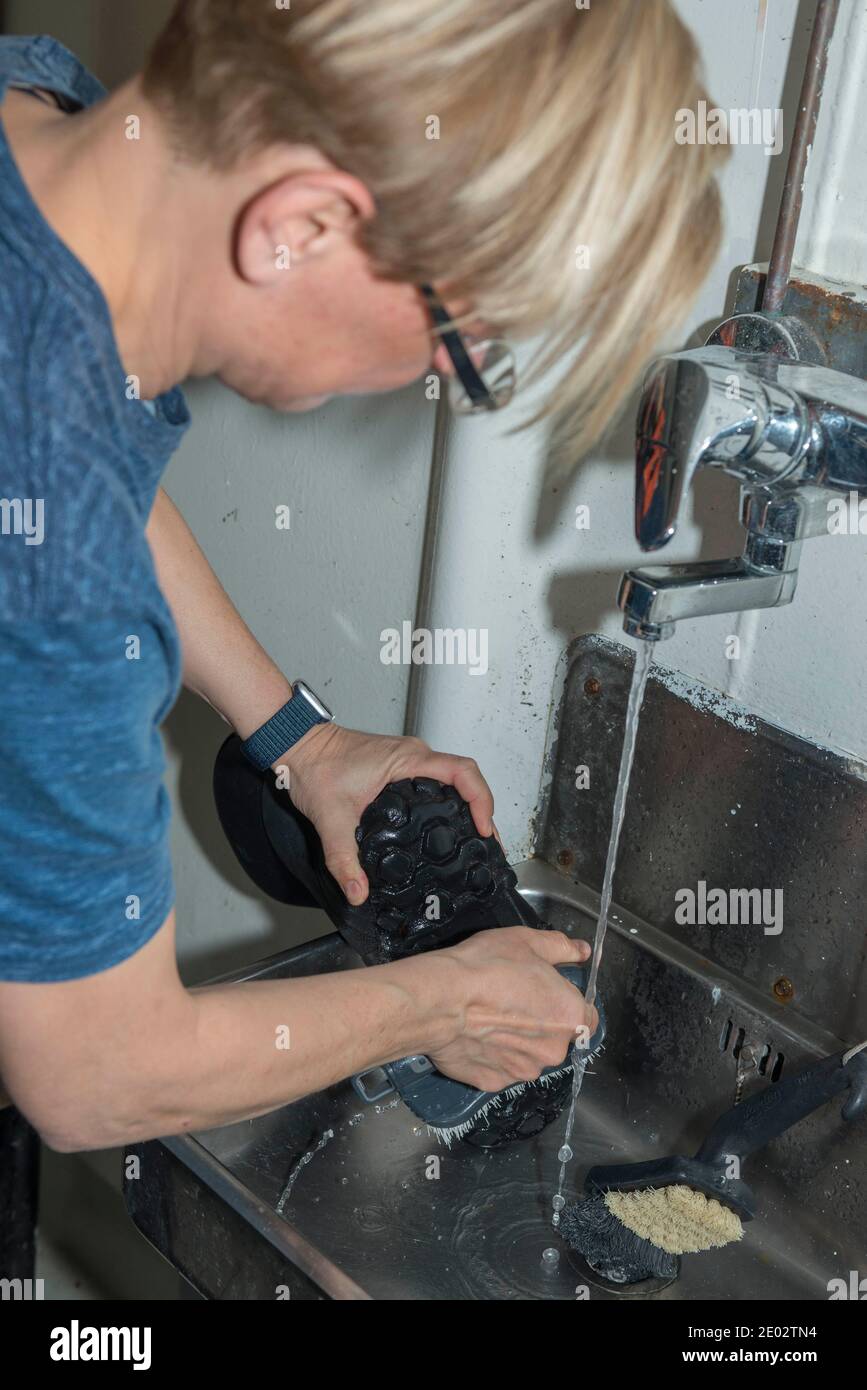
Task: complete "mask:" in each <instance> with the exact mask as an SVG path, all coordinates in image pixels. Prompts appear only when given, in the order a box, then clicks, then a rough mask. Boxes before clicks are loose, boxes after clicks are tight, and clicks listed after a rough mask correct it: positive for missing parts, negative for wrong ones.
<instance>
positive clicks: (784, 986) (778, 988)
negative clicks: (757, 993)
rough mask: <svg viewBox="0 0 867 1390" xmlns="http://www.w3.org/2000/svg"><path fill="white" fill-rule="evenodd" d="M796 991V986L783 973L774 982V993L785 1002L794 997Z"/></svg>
mask: <svg viewBox="0 0 867 1390" xmlns="http://www.w3.org/2000/svg"><path fill="white" fill-rule="evenodd" d="M794 993H795V986H794V985H793V984H792V982H791V980H788V979H786V976H785V975H781V976H780V978H779V979H778V980H776V981H775V982H774V995H775V997H776V998H777V999H781V1000H783V1001H784V1002H785V1001H787V1000H789V999H792V998H793V997H794Z"/></svg>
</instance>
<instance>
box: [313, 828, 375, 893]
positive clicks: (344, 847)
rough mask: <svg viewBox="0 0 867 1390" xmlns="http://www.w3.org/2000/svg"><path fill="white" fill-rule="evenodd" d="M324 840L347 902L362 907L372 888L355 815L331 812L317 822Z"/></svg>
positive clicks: (328, 864)
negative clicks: (357, 838)
mask: <svg viewBox="0 0 867 1390" xmlns="http://www.w3.org/2000/svg"><path fill="white" fill-rule="evenodd" d="M314 824H315V825H316V829H317V830H318V832H319V838H320V839H321V841H322V850H323V853H324V855H325V866H326V868H327V869H328V872H329V873H330V874H332V875H333V876H334V878H336V879H337V882H338V883H339V884H340V887H341V888H342V889H343V893H344V895H345V897H346V900H347V902H348V903H350V904H351V906H352V907H359V906H360V905H361V903H363V902H364V901H365V899H366V897H367V895H368V892H369V891H370V884H369V883H368V881H367V875H366V874H365V872H364V870H363V869H362V867H361V864H360V862H359V859H358V848H357V845H356V842H355V816H354V815H349V816H347V815H345V814H344V813H342V812H332V813H331V814H330V815H329V817H328V820H327V821H323V820H322V819H321V818H320V819H319V820H317V821H314Z"/></svg>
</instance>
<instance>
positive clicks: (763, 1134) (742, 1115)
mask: <svg viewBox="0 0 867 1390" xmlns="http://www.w3.org/2000/svg"><path fill="white" fill-rule="evenodd" d="M846 1055H848V1054H846V1053H843V1052H837V1053H834V1054H833V1055H832V1056H830V1057H823V1058H822V1060H821V1061H819V1062H811V1063H810V1064H809V1065H808V1066H806V1067H802V1068H801V1070H800V1071H798V1072H795V1073H794V1074H793V1075H792V1076H787V1077H784V1079H783V1080H782V1081H778V1082H777V1083H776V1084H775V1085H771V1086H767V1087H766V1088H765V1090H764V1091H760V1092H759V1093H758V1095H755V1096H751V1097H750V1099H749V1100H745V1101H744V1102H743V1103H742V1104H741V1105H734V1106H732V1108H731V1109H730V1110H727V1111H726V1112H725V1114H724V1115H720V1117H719V1119H718V1120H717V1122H716V1124H715V1125H714V1126H713V1128H712V1129H711V1131H710V1133H709V1134H708V1135H707V1137H706V1138H705V1140H704V1143H703V1144H702V1146H701V1148H700V1149H699V1150H698V1152H697V1154H696V1155H695V1157H696V1160H697V1161H698V1162H700V1163H722V1162H724V1161H725V1160H726V1159H727V1158H730V1157H732V1156H734V1157H737V1158H741V1159H744V1158H747V1157H748V1156H749V1155H750V1154H752V1153H755V1152H756V1150H757V1149H762V1148H764V1146H765V1145H766V1144H770V1142H771V1140H772V1139H776V1138H778V1137H779V1135H781V1134H784V1133H785V1131H786V1130H787V1129H790V1128H791V1127H792V1125H796V1124H797V1123H798V1121H799V1120H803V1119H804V1118H805V1117H806V1116H807V1115H810V1114H812V1112H813V1111H814V1110H818V1109H819V1107H820V1106H822V1105H825V1104H827V1102H828V1101H829V1100H833V1098H834V1096H836V1095H842V1094H843V1092H845V1091H851V1095H850V1098H849V1100H848V1101H847V1103H846V1105H844V1107H843V1118H844V1119H845V1120H855V1119H857V1118H858V1117H859V1116H860V1115H862V1114H864V1113H865V1111H867V1049H865V1050H864V1051H861V1052H857V1053H855V1055H854V1056H852V1057H850V1059H849V1061H848V1062H847V1063H845V1064H844V1062H843V1058H844V1056H846Z"/></svg>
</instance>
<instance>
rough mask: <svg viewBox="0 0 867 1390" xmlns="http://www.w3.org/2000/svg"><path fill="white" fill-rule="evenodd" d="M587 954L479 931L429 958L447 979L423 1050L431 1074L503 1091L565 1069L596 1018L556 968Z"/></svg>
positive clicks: (524, 931)
mask: <svg viewBox="0 0 867 1390" xmlns="http://www.w3.org/2000/svg"><path fill="white" fill-rule="evenodd" d="M590 954H591V951H590V946H589V945H588V943H587V942H586V941H576V940H573V939H572V938H570V937H568V936H565V935H564V933H563V932H559V931H538V930H534V929H533V928H531V927H497V928H494V929H491V930H487V931H480V932H477V933H476V935H475V936H472V937H470V938H468V940H466V941H462V942H461V944H460V945H459V946H451V947H448V948H446V949H444V950H441V951H436V952H434V953H432V955H431V956H430V957H428V959H431V960H433V959H439V961H441V962H443V963H444V962H445V960H446V959H448V961H449V964H450V973H451V977H452V978H451V987H450V990H449V1001H448V1002H449V1007H448V1009H447V1010H446V1011H445V1012H444V1015H443V1016H442V1017H441V1023H440V1025H439V1035H438V1036H435V1037H434V1038H433V1040H432V1042H431V1043H429V1044H428V1046H427V1048H426V1051H427V1053H428V1055H429V1056H430V1058H431V1061H432V1062H433V1063H434V1065H435V1066H436V1068H437V1070H438V1071H441V1072H444V1073H445V1075H446V1076H451V1077H454V1078H455V1080H457V1081H463V1082H465V1083H467V1084H468V1085H470V1086H475V1087H477V1088H478V1089H479V1090H481V1091H502V1090H504V1089H505V1087H507V1086H514V1085H516V1084H517V1083H518V1082H522V1081H535V1080H536V1079H537V1078H538V1077H539V1076H540V1075H541V1073H542V1072H543V1071H544V1070H545V1068H546V1067H551V1066H559V1065H560V1064H561V1063H563V1062H564V1061H565V1060H566V1057H567V1055H568V1052H569V1047H570V1044H571V1043H572V1042H573V1041H574V1040H575V1038H576V1034H578V1032H579V1030H581V1033H580V1035H579V1037H578V1043H579V1046H580V1045H581V1043H582V1041H583V1043H584V1044H585V1045H586V1043H587V1042H589V1040H590V1038H591V1037H592V1036H593V1034H594V1032H595V1031H596V1028H597V1026H598V1023H599V1016H598V1014H597V1012H596V1010H595V1009H594V1008H593V1007H592V1006H591V1005H588V1004H587V1003H586V1002H585V1000H584V996H583V995H582V994H581V993H580V992H579V991H578V990H577V989H576V988H575V986H574V985H572V984H570V983H569V981H568V980H567V979H565V978H564V977H563V976H562V975H560V974H558V972H557V970H556V969H555V968H554V967H555V966H557V965H567V964H580V963H581V962H583V961H586V960H587V959H588V958H589V957H590ZM420 963H421V961H419V964H420ZM585 1030H586V1031H585Z"/></svg>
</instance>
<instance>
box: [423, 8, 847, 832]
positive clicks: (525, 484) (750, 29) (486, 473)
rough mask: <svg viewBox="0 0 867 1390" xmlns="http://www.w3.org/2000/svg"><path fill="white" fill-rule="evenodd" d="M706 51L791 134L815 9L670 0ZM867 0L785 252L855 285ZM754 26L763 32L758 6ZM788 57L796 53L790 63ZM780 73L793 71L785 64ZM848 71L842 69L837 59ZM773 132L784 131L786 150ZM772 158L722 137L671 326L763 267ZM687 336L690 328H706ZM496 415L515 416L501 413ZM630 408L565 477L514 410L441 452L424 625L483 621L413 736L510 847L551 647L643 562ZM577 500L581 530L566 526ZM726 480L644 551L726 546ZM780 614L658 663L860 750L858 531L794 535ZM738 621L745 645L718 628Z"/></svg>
mask: <svg viewBox="0 0 867 1390" xmlns="http://www.w3.org/2000/svg"><path fill="white" fill-rule="evenodd" d="M678 8H679V9H680V11H681V13H682V14H683V16H684V18H685V19H686V20H687V22H688V23H689V24H690V25H691V27H692V28H693V30H694V32H695V33H696V35H697V37H698V39H699V41H700V44H701V48H702V52H703V55H704V61H705V65H706V72H707V79H708V85H709V90H710V92H711V94H712V96H713V99H714V100H715V101H716V103H717V104H718V105H719V106H722V107H724V108H726V109H729V108H732V107H740V106H751V105H758V106H770V107H778V106H782V107H783V108H784V110H785V113H786V122H787V124H786V129H787V130H790V129H791V122H792V119H793V112H794V102H795V100H796V96H797V89H798V87H799V85H800V77H801V72H802V68H803V53H804V47H805V41H806V37H807V33H808V28H809V23H810V21H811V18H812V13H813V6H812V5H803V4H802V5H800V6H799V5H798V4H796V3H795V0H773V3H772V4H770V5H768V6H767V7H765V6H764V5H763V4H761V3H760V0H725V3H724V4H719V3H714V4H709V3H702V0H679V5H678ZM865 14H867V7H865V4H864V3H863V0H843V3H842V5H841V13H840V19H839V21H838V30H837V33H836V35H835V41H834V46H833V51H832V54H831V62H830V67H829V75H828V82H827V87H826V90H829V91H830V92H831V96H830V98H829V102H828V108H827V109H823V112H822V116H821V117H820V133H821V136H822V138H821V140H818V139H817V147H816V150H815V151H814V152H813V155H812V158H811V160H810V166H809V171H808V179H807V187H806V193H805V209H804V235H803V236H801V237H800V238H799V241H798V246H797V250H796V256H795V260H796V263H797V264H800V265H803V266H805V267H807V268H810V269H814V270H818V271H822V272H824V273H826V274H833V275H837V276H844V277H855V278H857V280H859V281H860V282H861V283H862V284H863V282H864V281H865V279H867V252H865V240H864V228H865V226H867V206H865V202H867V198H865V187H864V180H863V171H864V168H865V156H867V132H865V128H864V123H863V119H862V118H860V119H859V103H860V106H861V107H862V108H863V103H864V101H865V98H867V76H865V75H867V64H865V62H864V49H865V46H867V29H865V27H864V25H865ZM763 16H764V17H765V18H766V27H765V30H764V33H763V32H762V23H761V21H762V17H763ZM790 55H791V61H790ZM787 66H788V67H789V73H788V77H787ZM844 66H845V69H846V72H845V76H843V75H841V68H842V67H844ZM787 148H788V144H786V149H787ZM785 157H786V154H785V153H784V154H782V155H780V156H779V157H777V158H770V159H769V158H768V157H767V156H766V155H765V154H764V151H763V150H761V149H759V148H749V147H743V146H742V147H735V149H734V151H733V158H732V160H731V162H730V165H729V168H728V169H727V171H726V174H725V179H724V196H725V205H726V214H727V227H726V233H725V237H724V241H723V245H722V249H721V251H720V254H719V256H718V258H717V261H716V264H715V267H714V270H713V272H712V274H711V276H710V277H709V279H708V281H707V283H706V285H705V287H704V289H703V291H702V293H701V295H700V298H699V300H698V302H697V304H696V306H695V308H694V310H693V312H692V313H691V315H690V318H689V322H688V323H686V324H685V325H684V329H683V335H682V339H683V341H686V339H687V338H688V337H689V336H690V335H692V334H694V333H695V331H696V330H697V329H699V328H700V327H701V326H702V325H704V326H705V327H707V326H709V325H710V324H711V323H712V322H713V321H718V320H719V318H720V317H721V316H722V314H723V312H724V311H725V309H726V305H727V290H728V287H729V281H730V276H731V271H732V270H733V268H734V267H735V266H737V265H740V264H743V263H749V262H752V261H753V260H762V259H764V260H767V257H768V254H769V250H770V241H771V235H772V230H773V221H774V218H775V216H776V207H777V200H778V196H779V186H780V184H781V182H782V177H783V174H784V160H785ZM701 340H702V338H701V337H699V338H698V339H696V341H701ZM509 413H510V415H511V412H509ZM632 416H633V411H632V410H630V411H629V412H628V413H627V415H626V416H625V418H624V421H623V422H622V424H621V426H620V427H619V428H618V429H617V430H616V431H615V433H614V435H613V436H612V438H611V440H610V442H609V443H608V445H607V446H606V447H605V449H604V450H600V451H598V452H597V453H595V454H594V455H593V456H592V457H590V458H589V459H588V460H587V461H586V462H585V463H584V464H582V465H581V467H580V468H579V470H578V473H577V476H576V477H575V479H574V482H573V483H572V485H571V486H570V487H568V488H567V489H560V490H559V492H557V493H555V492H554V491H553V490H552V489H551V488H550V487H547V488H546V487H542V486H541V485H540V481H539V479H540V473H541V463H542V459H543V456H544V450H545V441H544V433H543V431H541V430H536V431H533V432H531V433H528V434H525V435H520V436H517V437H512V438H509V437H506V436H505V435H504V433H503V430H504V428H508V427H509V426H511V424H512V423H513V418H512V419H508V420H505V421H504V422H502V423H501V422H500V420H499V417H491V418H489V419H486V420H479V421H476V420H468V421H462V422H457V423H456V424H455V426H454V428H453V430H452V432H451V435H450V447H449V450H448V454H447V459H446V465H445V466H446V478H445V488H444V504H443V511H442V515H441V518H440V524H439V527H438V544H437V560H436V565H435V570H434V578H433V585H432V598H431V604H430V609H429V612H428V614H427V615H426V617H425V619H424V621H425V623H426V624H427V625H428V626H431V627H434V626H441V627H461V626H466V627H470V626H487V627H488V628H489V631H490V639H489V640H490V650H491V660H490V671H489V674H488V675H487V676H486V677H481V676H470V675H469V674H468V673H467V672H466V671H463V670H459V669H458V668H456V667H439V668H426V669H425V671H424V675H423V681H422V687H421V691H420V699H419V718H418V730H419V732H420V733H422V734H423V735H424V736H425V737H427V738H428V739H429V740H430V741H431V742H432V743H434V744H440V745H442V746H453V745H455V744H458V745H459V746H460V749H461V751H469V750H472V752H473V754H474V755H475V756H476V757H477V758H478V759H479V762H480V763H481V765H482V767H483V768H484V770H485V771H486V773H487V775H488V777H489V779H490V780H491V782H492V784H493V786H494V791H495V795H496V802H497V821H498V825H499V828H500V832H501V834H502V835H503V838H504V839H505V841H506V844H507V846H508V848H509V851H510V856H511V857H512V858H521V857H524V856H525V855H526V854H527V852H528V851H529V848H530V844H531V819H532V814H533V811H534V809H535V806H536V802H537V795H538V788H539V777H540V768H541V761H542V754H543V748H544V738H545V729H546V722H547V717H548V710H549V702H550V696H551V690H552V684H553V679H554V673H555V668H556V665H557V661H558V658H559V656H560V654H561V652H562V651H563V649H564V647H565V645H566V643H567V642H568V641H569V639H570V638H572V637H574V636H577V635H579V634H581V633H587V632H598V631H602V632H605V633H607V634H609V635H610V636H612V637H617V638H620V639H621V640H623V641H625V642H626V641H628V639H626V638H625V637H623V634H622V628H621V623H620V615H619V613H618V612H617V610H616V607H615V596H616V592H617V584H618V580H619V576H620V573H621V571H622V570H623V569H624V568H627V567H629V566H632V565H635V564H637V563H641V561H642V559H643V558H644V557H643V556H642V554H641V552H640V551H639V549H638V547H637V544H636V542H635V540H634V537H633V533H632V499H633V460H632V447H631V428H632ZM579 503H583V504H588V505H589V506H590V508H591V526H590V529H589V530H586V531H578V530H576V529H575V528H574V514H575V513H574V509H575V506H576V505H577V504H579ZM742 541H743V533H742V531H741V530H740V528H739V526H738V524H737V487H736V485H735V484H734V482H733V481H732V480H729V479H726V478H723V477H715V476H712V475H705V476H702V477H700V478H699V480H698V483H697V485H696V489H695V493H694V496H693V498H692V499H691V501H690V505H689V517H688V520H687V521H686V524H684V525H682V527H681V530H680V533H679V535H678V537H677V538H676V539H675V541H674V542H673V543H672V544H671V545H670V547H669V548H668V550H667V551H666V552H665V555H664V556H663V555H659V556H656V557H654V562H655V563H659V562H662V561H663V559H664V560H666V561H669V560H670V561H678V560H680V561H683V560H688V559H694V558H697V557H698V556H699V555H701V557H702V558H711V557H719V556H722V555H726V554H736V553H739V552H740V550H741V548H742ZM803 555H804V558H803V562H802V566H801V579H800V584H799V588H798V593H797V596H796V599H795V602H794V604H793V605H792V606H791V607H790V608H785V609H779V610H776V611H771V612H767V613H762V614H755V613H752V614H745V615H741V616H739V617H732V618H725V617H724V618H719V619H710V618H703V619H700V620H696V621H693V622H688V623H682V624H681V625H680V627H679V629H678V632H677V634H676V636H675V637H674V638H673V639H671V640H670V641H668V642H666V643H664V644H662V645H661V647H660V648H659V649H658V659H659V660H660V661H661V662H663V663H664V664H666V665H669V666H672V667H674V668H676V669H678V670H680V671H683V672H685V673H687V674H688V675H690V676H691V677H693V678H695V679H698V680H701V681H703V682H705V683H707V684H709V685H711V686H713V687H715V688H717V689H719V690H722V691H725V692H727V693H728V694H730V695H731V696H732V697H733V698H735V699H737V700H738V701H740V702H741V703H743V704H745V705H747V706H748V707H749V708H750V709H752V710H754V711H755V712H757V713H758V714H760V715H762V716H763V717H764V718H766V719H768V720H770V721H772V722H775V723H778V724H780V725H782V726H784V727H786V728H789V729H791V730H793V731H794V732H796V733H798V734H801V735H803V736H806V737H808V738H811V739H813V740H814V741H816V742H818V743H822V744H824V745H827V746H830V747H833V748H836V749H839V750H843V751H845V752H847V753H850V754H853V755H855V756H857V757H859V758H861V759H867V718H865V715H864V696H863V691H864V688H865V685H867V587H865V585H864V583H863V577H864V574H865V565H867V538H864V537H851V538H850V537H834V538H831V537H827V538H825V537H823V538H821V539H817V540H814V541H810V542H808V543H807V544H806V545H805V547H804V552H803ZM730 633H737V634H738V635H739V636H740V637H741V639H742V641H741V646H742V653H743V654H742V656H741V659H740V660H738V661H729V660H727V659H726V656H725V652H724V641H725V638H726V637H727V636H728V635H729V634H730Z"/></svg>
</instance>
